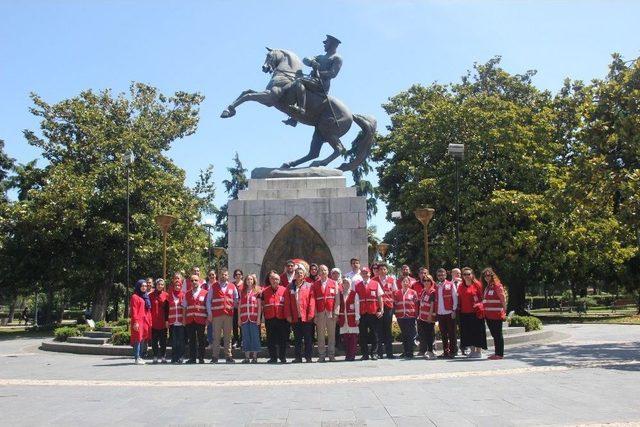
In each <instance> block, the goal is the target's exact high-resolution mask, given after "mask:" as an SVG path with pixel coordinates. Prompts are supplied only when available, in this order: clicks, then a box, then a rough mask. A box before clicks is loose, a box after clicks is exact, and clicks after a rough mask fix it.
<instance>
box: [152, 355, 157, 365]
mask: <svg viewBox="0 0 640 427" xmlns="http://www.w3.org/2000/svg"><path fill="white" fill-rule="evenodd" d="M153 364H154V365H156V364H158V358H157V357H154V358H153Z"/></svg>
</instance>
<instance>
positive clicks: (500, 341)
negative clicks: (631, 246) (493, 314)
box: [486, 319, 504, 356]
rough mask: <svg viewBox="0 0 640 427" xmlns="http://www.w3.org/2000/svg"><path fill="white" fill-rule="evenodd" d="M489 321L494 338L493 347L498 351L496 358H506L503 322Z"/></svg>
mask: <svg viewBox="0 0 640 427" xmlns="http://www.w3.org/2000/svg"><path fill="white" fill-rule="evenodd" d="M486 320H487V326H488V327H489V332H491V336H492V337H493V346H494V347H495V349H496V356H504V338H503V337H502V320H491V319H486Z"/></svg>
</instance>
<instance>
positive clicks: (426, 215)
mask: <svg viewBox="0 0 640 427" xmlns="http://www.w3.org/2000/svg"><path fill="white" fill-rule="evenodd" d="M413 213H414V214H415V216H416V218H418V221H420V222H421V223H422V228H423V231H424V266H425V267H426V268H427V270H428V269H429V221H431V218H433V214H434V213H435V209H433V208H418V209H416V210H415V211H414V212H413Z"/></svg>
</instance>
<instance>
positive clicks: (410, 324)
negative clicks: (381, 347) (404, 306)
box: [398, 318, 416, 357]
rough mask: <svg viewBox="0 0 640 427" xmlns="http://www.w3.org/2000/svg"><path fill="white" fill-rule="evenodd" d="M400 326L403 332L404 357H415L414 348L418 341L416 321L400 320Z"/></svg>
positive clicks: (413, 319) (409, 319)
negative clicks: (416, 340)
mask: <svg viewBox="0 0 640 427" xmlns="http://www.w3.org/2000/svg"><path fill="white" fill-rule="evenodd" d="M398 325H399V326H400V332H402V348H403V350H404V357H413V348H414V346H415V339H416V319H415V318H405V319H398Z"/></svg>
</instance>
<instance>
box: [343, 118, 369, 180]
mask: <svg viewBox="0 0 640 427" xmlns="http://www.w3.org/2000/svg"><path fill="white" fill-rule="evenodd" d="M353 121H354V122H356V124H357V125H358V126H360V129H362V131H361V132H360V133H359V134H358V136H357V137H356V139H355V140H354V141H353V147H355V154H356V155H355V157H354V158H353V159H351V161H350V162H349V163H343V164H342V165H340V166H339V167H338V169H340V170H342V171H345V172H346V171H352V170H354V169H356V168H357V167H358V166H360V164H361V163H362V162H364V160H365V159H366V158H367V156H368V155H369V153H370V152H371V146H372V145H373V143H374V141H375V136H376V126H377V122H376V119H374V118H373V117H371V116H361V115H360V114H354V115H353Z"/></svg>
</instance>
